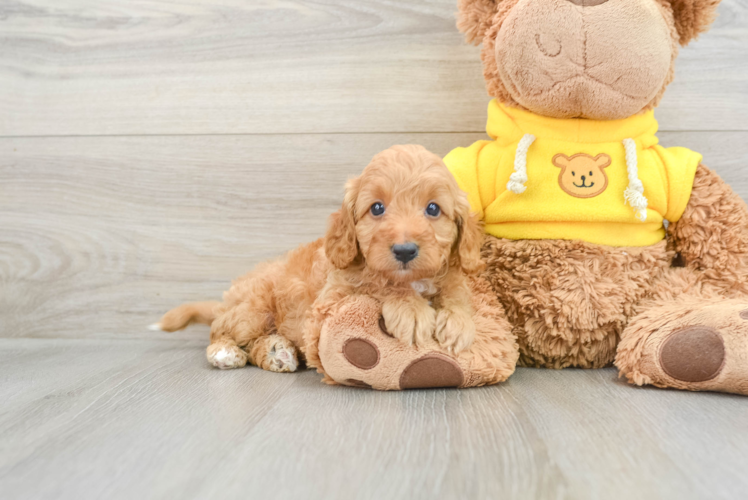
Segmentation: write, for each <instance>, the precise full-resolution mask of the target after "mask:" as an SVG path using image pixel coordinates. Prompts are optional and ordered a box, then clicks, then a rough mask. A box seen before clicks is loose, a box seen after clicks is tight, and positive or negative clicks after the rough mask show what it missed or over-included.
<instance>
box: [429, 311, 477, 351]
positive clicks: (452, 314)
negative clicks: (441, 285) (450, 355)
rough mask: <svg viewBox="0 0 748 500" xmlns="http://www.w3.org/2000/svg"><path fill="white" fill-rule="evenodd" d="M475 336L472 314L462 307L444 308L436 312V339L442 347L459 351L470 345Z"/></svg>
mask: <svg viewBox="0 0 748 500" xmlns="http://www.w3.org/2000/svg"><path fill="white" fill-rule="evenodd" d="M474 338H475V323H474V322H473V317H472V315H471V314H470V313H469V312H468V311H465V310H463V309H451V308H444V309H439V312H437V314H436V340H438V341H439V343H440V344H441V345H442V346H443V347H447V348H448V349H451V350H453V351H454V352H455V353H459V352H460V351H463V350H465V349H467V348H468V347H470V344H472V343H473V339H474Z"/></svg>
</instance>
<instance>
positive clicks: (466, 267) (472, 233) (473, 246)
mask: <svg viewBox="0 0 748 500" xmlns="http://www.w3.org/2000/svg"><path fill="white" fill-rule="evenodd" d="M455 221H456V223H457V241H456V244H455V247H456V248H455V249H454V250H453V253H456V254H457V258H458V260H459V263H460V267H461V268H462V270H463V272H464V273H465V274H478V273H480V272H481V271H483V269H484V268H485V265H484V264H483V261H482V260H481V258H480V247H481V245H482V243H483V225H482V224H481V223H480V221H479V220H478V216H477V215H475V214H471V213H470V204H469V203H468V202H467V200H464V199H463V200H460V204H459V205H458V209H457V216H456V219H455Z"/></svg>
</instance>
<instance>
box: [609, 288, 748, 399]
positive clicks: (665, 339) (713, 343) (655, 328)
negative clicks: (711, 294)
mask: <svg viewBox="0 0 748 500" xmlns="http://www.w3.org/2000/svg"><path fill="white" fill-rule="evenodd" d="M616 366H618V368H619V369H620V370H621V373H622V374H623V375H625V376H626V377H627V378H628V379H629V381H630V382H632V383H634V384H637V385H643V384H652V385H656V386H658V387H672V388H677V389H686V390H692V391H720V392H731V393H736V394H745V395H748V300H745V301H741V300H720V299H711V300H708V301H705V300H704V299H695V298H687V299H684V300H681V301H679V302H678V303H677V304H669V305H663V306H660V307H655V308H653V309H651V310H648V311H647V312H645V313H644V314H642V315H640V316H638V317H636V318H635V319H634V321H632V323H631V325H629V326H628V327H627V328H626V330H625V331H624V333H623V340H622V342H621V344H620V345H619V348H618V354H617V356H616Z"/></svg>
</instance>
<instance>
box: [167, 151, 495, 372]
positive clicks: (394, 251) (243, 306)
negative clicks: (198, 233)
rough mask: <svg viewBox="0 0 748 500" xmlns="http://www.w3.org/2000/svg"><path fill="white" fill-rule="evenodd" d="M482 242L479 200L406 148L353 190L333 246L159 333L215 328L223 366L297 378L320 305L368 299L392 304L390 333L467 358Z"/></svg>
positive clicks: (261, 274)
mask: <svg viewBox="0 0 748 500" xmlns="http://www.w3.org/2000/svg"><path fill="white" fill-rule="evenodd" d="M481 241H482V230H481V227H480V226H479V224H478V222H477V220H476V218H474V217H473V216H471V214H470V206H469V204H468V201H467V197H466V195H465V194H464V193H463V192H462V191H460V189H459V188H458V187H457V182H456V181H455V180H454V178H453V177H452V175H451V174H450V173H449V171H448V170H447V168H446V166H445V165H444V163H443V162H442V160H441V158H439V157H438V156H436V155H434V154H432V153H430V152H428V151H427V150H426V149H424V148H423V147H421V146H412V145H411V146H395V147H393V148H390V149H388V150H386V151H384V152H382V153H379V154H378V155H376V156H375V157H374V158H373V160H372V162H371V163H370V164H369V165H368V166H367V167H366V168H365V169H364V171H363V173H362V174H361V176H360V177H358V178H356V179H352V180H351V181H349V182H348V184H347V185H346V193H345V200H344V202H343V206H342V208H341V209H340V210H339V211H338V212H336V213H334V214H333V215H332V216H331V218H330V225H329V229H328V231H327V234H326V236H325V237H324V238H321V239H319V240H317V241H315V242H313V243H310V244H308V245H304V246H302V247H300V248H298V249H296V250H294V251H292V252H290V253H289V254H288V255H287V256H286V257H285V258H283V259H281V260H278V261H275V262H270V263H265V264H261V265H260V266H258V267H257V269H255V270H254V271H252V272H251V273H249V274H247V275H246V276H244V277H242V278H239V279H238V280H236V281H235V282H234V283H233V285H232V287H231V288H230V289H229V290H228V291H227V292H225V293H224V297H223V302H221V303H219V302H201V303H195V304H185V305H182V306H180V307H177V308H176V309H173V310H172V311H169V312H168V313H166V315H164V317H163V318H162V319H161V321H160V322H159V323H158V324H156V325H154V327H155V328H158V329H162V330H165V331H175V330H179V329H182V328H184V327H186V326H187V325H188V324H189V323H191V322H200V323H206V324H210V325H211V333H210V341H211V345H210V346H209V347H208V352H207V355H208V360H209V361H210V362H211V364H213V366H216V367H218V368H224V369H225V368H238V367H242V366H244V365H245V364H246V363H247V362H249V363H251V364H254V365H257V366H260V367H261V368H263V369H266V370H270V371H277V372H283V371H286V372H291V371H295V370H296V369H297V367H298V366H299V362H300V361H303V360H304V357H305V356H304V354H305V345H304V337H305V333H306V332H307V331H310V330H311V329H317V328H319V327H320V319H319V318H320V317H321V315H320V314H315V306H316V305H317V304H326V306H325V307H327V305H329V304H334V303H336V302H339V301H340V300H342V299H343V298H345V297H348V296H350V295H353V294H362V295H368V296H372V297H374V298H376V299H378V300H379V301H380V302H381V304H382V316H383V319H384V322H385V324H386V328H387V330H388V331H389V332H390V333H391V334H392V335H393V336H395V337H396V338H398V339H400V340H401V341H402V342H405V343H407V344H416V345H418V344H421V343H423V342H425V341H426V340H428V339H430V338H436V340H437V341H438V342H439V343H440V344H441V345H442V346H444V347H447V348H449V349H452V350H454V351H456V352H459V351H462V350H464V349H465V348H467V347H469V346H470V344H471V343H472V341H473V338H474V336H475V325H474V323H473V319H472V316H473V310H472V306H471V297H470V291H469V288H468V284H467V280H466V274H477V273H478V272H480V271H481V270H482V268H483V264H482V262H481V260H480V243H481ZM319 307H322V306H319ZM319 307H317V308H319ZM317 312H319V311H317Z"/></svg>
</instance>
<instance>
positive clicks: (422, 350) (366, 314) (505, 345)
mask: <svg viewBox="0 0 748 500" xmlns="http://www.w3.org/2000/svg"><path fill="white" fill-rule="evenodd" d="M489 293H490V292H487V293H486V295H481V294H479V295H477V296H476V300H475V303H474V308H475V310H476V314H475V317H474V320H475V324H476V330H477V333H476V338H475V341H474V342H473V345H472V346H471V347H470V348H469V349H467V350H466V351H463V352H462V353H460V354H459V355H453V354H450V353H449V352H448V351H447V350H446V349H443V348H442V347H440V346H439V344H438V343H437V341H436V340H433V339H432V340H431V341H427V342H426V344H425V345H421V346H419V347H414V346H410V345H406V344H405V343H403V342H401V341H400V340H398V339H396V338H394V337H393V336H391V335H390V334H389V333H388V332H387V325H386V324H385V323H384V320H383V319H382V313H381V310H382V306H381V304H380V303H379V302H378V301H376V300H375V299H373V298H370V297H362V296H357V297H351V298H349V299H347V300H346V302H345V303H344V304H343V305H342V306H341V307H340V308H339V309H338V311H337V312H336V313H335V314H334V315H332V316H331V317H330V318H328V319H327V321H326V322H325V325H324V327H323V329H322V332H321V334H320V338H319V360H320V364H321V366H320V367H318V368H319V369H320V371H322V372H323V373H325V375H326V379H325V381H326V382H329V383H338V384H342V385H348V386H354V387H367V388H373V389H379V390H403V389H422V388H436V387H475V386H481V385H487V384H495V383H498V382H502V381H504V380H506V379H507V378H508V377H509V375H511V374H512V373H513V372H514V368H515V365H516V362H517V358H518V349H517V344H516V340H515V338H514V337H513V336H512V335H511V328H510V326H509V323H508V322H507V321H506V319H505V318H504V316H503V312H502V309H501V307H500V306H499V305H498V303H497V302H495V299H494V298H493V297H492V296H489V295H488V294H489Z"/></svg>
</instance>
